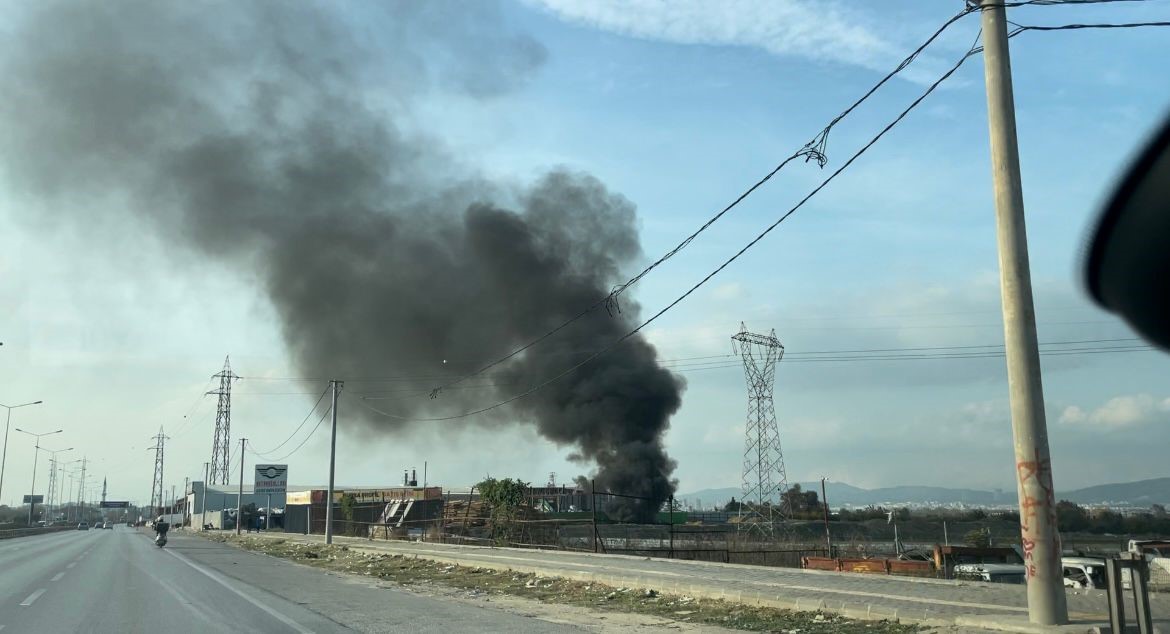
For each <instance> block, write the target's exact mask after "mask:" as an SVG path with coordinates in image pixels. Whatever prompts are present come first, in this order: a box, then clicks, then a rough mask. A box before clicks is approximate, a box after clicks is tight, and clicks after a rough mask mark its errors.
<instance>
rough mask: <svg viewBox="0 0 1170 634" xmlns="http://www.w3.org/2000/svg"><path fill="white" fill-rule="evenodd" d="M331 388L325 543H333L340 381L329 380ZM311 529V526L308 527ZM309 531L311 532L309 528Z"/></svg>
mask: <svg viewBox="0 0 1170 634" xmlns="http://www.w3.org/2000/svg"><path fill="white" fill-rule="evenodd" d="M329 383H330V385H331V387H332V388H333V400H332V407H331V408H330V411H332V412H333V425H332V429H331V430H330V432H329V490H328V491H327V492H326V494H325V543H326V544H332V543H333V473H334V468H335V467H336V465H337V393H338V392H339V391H341V386H342V383H341V381H338V380H336V379H334V380H332V381H330V382H329ZM309 528H310V529H312V527H309ZM310 532H312V531H311V530H310Z"/></svg>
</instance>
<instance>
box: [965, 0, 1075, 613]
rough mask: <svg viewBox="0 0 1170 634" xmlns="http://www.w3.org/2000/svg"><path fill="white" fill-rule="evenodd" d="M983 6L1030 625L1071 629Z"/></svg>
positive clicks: (1006, 65)
mask: <svg viewBox="0 0 1170 634" xmlns="http://www.w3.org/2000/svg"><path fill="white" fill-rule="evenodd" d="M981 6H982V13H983V15H982V19H983V65H984V72H985V79H986V83H987V116H988V124H989V127H990V130H991V168H992V177H993V179H994V184H995V220H996V237H997V239H998V242H999V276H1000V293H1001V295H1002V302H1003V329H1004V344H1005V345H1006V347H1007V370H1008V390H1009V393H1010V401H1011V411H1012V436H1013V439H1014V444H1015V451H1016V487H1017V491H1018V493H1019V499H1020V534H1021V544H1022V546H1023V551H1024V560H1025V561H1024V564H1025V566H1026V567H1027V581H1028V619H1029V620H1030V621H1032V622H1033V623H1037V624H1040V625H1061V624H1064V623H1068V605H1067V602H1066V599H1065V596H1064V579H1063V578H1062V571H1061V565H1060V533H1059V532H1058V529H1057V525H1056V502H1055V499H1054V497H1053V495H1054V494H1053V488H1052V462H1051V459H1050V458H1049V454H1048V427H1047V423H1046V422H1045V420H1044V386H1043V383H1042V381H1041V378H1040V352H1039V347H1038V345H1037V341H1036V312H1035V308H1034V307H1033V305H1032V275H1031V271H1030V270H1029V267H1028V237H1027V231H1026V230H1025V226H1024V193H1023V185H1022V183H1021V180H1020V156H1019V148H1018V147H1017V143H1016V113H1015V98H1014V96H1013V95H1012V69H1011V57H1010V54H1009V52H1008V37H1007V17H1006V15H1005V9H1004V6H1003V4H1002V2H1001V1H1000V0H982V2H981Z"/></svg>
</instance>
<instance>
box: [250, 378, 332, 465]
mask: <svg viewBox="0 0 1170 634" xmlns="http://www.w3.org/2000/svg"><path fill="white" fill-rule="evenodd" d="M328 392H329V388H325V390H323V391H322V392H321V396H318V397H317V402H316V403H313V409H310V410H309V413H308V414H305V419H304V420H302V421H301V424H300V425H297V428H296V429H294V430H293V433H291V434H289V436H288V438H285V439H284V442H281V443H280V444H279V445H277V446H275V447H273V448H272V449H270V450H268V451H261V452H257V451H253V452H252V453H254V454H256V455H257V456H263V455H269V454H272V453H274V452H276V450H277V449H280V448H281V447H283V446H285V445H286V444H288V442H289V441H290V440H292V439H293V437H294V436H296V435H297V432H299V431H301V428H302V427H304V426H305V423H307V422H309V419H310V418H312V416H313V412H316V411H317V408H318V407H320V406H321V401H322V400H324V399H325V394H327V393H328Z"/></svg>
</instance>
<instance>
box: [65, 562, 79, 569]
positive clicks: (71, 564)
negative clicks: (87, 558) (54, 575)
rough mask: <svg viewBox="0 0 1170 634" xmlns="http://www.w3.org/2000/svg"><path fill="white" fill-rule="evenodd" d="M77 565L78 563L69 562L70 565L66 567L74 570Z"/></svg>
mask: <svg viewBox="0 0 1170 634" xmlns="http://www.w3.org/2000/svg"><path fill="white" fill-rule="evenodd" d="M76 565H77V562H76V561H71V562H69V564H68V565H66V566H65V567H66V568H72V567H74V566H76Z"/></svg>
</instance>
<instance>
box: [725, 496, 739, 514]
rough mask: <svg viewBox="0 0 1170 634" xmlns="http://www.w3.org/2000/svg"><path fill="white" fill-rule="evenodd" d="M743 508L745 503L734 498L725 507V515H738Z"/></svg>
mask: <svg viewBox="0 0 1170 634" xmlns="http://www.w3.org/2000/svg"><path fill="white" fill-rule="evenodd" d="M742 508H743V503H742V502H739V501H738V500H736V499H735V498H734V497H733V498H731V501H730V502H728V503H727V504H724V505H723V512H724V513H738V512H739V511H740V509H742Z"/></svg>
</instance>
